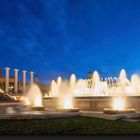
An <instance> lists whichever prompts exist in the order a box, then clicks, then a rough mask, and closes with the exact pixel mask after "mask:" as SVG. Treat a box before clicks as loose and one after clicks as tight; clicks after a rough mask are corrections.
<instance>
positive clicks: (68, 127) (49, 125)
mask: <svg viewBox="0 0 140 140" xmlns="http://www.w3.org/2000/svg"><path fill="white" fill-rule="evenodd" d="M2 134H5V135H6V134H14V135H15V134H16V135H20V134H22V135H23V134H32V135H33V134H43V135H44V134H45V135H56V134H57V135H63V134H64V135H66V134H68V135H79V134H140V121H138V122H126V121H122V120H117V121H110V120H104V119H97V118H89V117H77V118H67V119H44V120H29V119H26V120H25V119H24V120H22V119H19V120H8V119H4V120H2V119H0V135H2Z"/></svg>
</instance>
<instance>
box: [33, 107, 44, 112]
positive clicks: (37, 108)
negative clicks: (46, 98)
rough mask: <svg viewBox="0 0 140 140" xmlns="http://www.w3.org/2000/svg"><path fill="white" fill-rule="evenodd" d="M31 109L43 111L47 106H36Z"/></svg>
mask: <svg viewBox="0 0 140 140" xmlns="http://www.w3.org/2000/svg"><path fill="white" fill-rule="evenodd" d="M31 110H35V111H43V110H45V108H44V106H34V107H31Z"/></svg>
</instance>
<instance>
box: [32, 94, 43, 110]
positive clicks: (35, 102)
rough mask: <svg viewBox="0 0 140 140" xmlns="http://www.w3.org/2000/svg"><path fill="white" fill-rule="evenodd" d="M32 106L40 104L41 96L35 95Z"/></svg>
mask: <svg viewBox="0 0 140 140" xmlns="http://www.w3.org/2000/svg"><path fill="white" fill-rule="evenodd" d="M34 106H36V107H39V106H42V102H41V98H39V97H38V96H36V97H35V101H34Z"/></svg>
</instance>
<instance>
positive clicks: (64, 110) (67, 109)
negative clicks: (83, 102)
mask: <svg viewBox="0 0 140 140" xmlns="http://www.w3.org/2000/svg"><path fill="white" fill-rule="evenodd" d="M56 111H57V112H79V111H80V109H79V108H57V109H56Z"/></svg>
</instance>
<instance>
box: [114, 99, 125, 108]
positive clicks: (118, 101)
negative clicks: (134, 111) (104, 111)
mask: <svg viewBox="0 0 140 140" xmlns="http://www.w3.org/2000/svg"><path fill="white" fill-rule="evenodd" d="M113 109H114V110H123V109H125V101H124V99H123V98H121V97H117V98H114V99H113Z"/></svg>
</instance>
